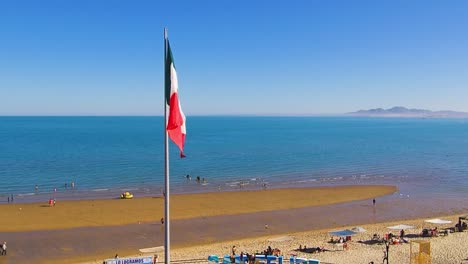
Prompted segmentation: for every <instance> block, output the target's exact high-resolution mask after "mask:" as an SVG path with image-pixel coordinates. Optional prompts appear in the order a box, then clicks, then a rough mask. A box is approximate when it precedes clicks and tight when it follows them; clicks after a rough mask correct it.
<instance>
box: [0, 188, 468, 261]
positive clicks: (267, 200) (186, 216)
mask: <svg viewBox="0 0 468 264" xmlns="http://www.w3.org/2000/svg"><path fill="white" fill-rule="evenodd" d="M395 191H396V188H395V187H393V186H341V187H333V188H307V189H278V190H262V191H242V192H222V193H207V194H187V195H174V196H171V198H172V199H171V201H172V217H173V221H174V223H173V224H172V228H173V237H172V256H171V257H172V260H182V259H206V258H207V256H208V255H210V254H216V255H219V256H222V255H225V254H228V253H229V252H230V248H231V247H232V245H236V246H237V248H238V251H239V252H240V251H244V252H256V251H261V250H263V249H265V248H266V247H267V246H269V245H270V246H272V247H274V248H275V247H277V248H280V249H281V250H282V252H283V254H285V255H288V254H289V253H294V254H297V255H298V256H300V257H306V258H317V259H320V260H321V261H322V262H328V263H369V262H370V261H375V263H381V262H382V257H383V249H384V248H383V246H382V245H365V244H361V243H358V242H357V241H358V240H367V239H369V238H370V237H371V236H372V234H373V233H378V234H380V235H381V236H382V235H383V234H384V233H386V232H388V231H389V230H388V229H386V227H387V226H390V225H394V224H397V223H398V224H399V223H405V224H413V225H415V226H416V227H417V228H416V229H414V230H409V231H407V233H408V234H419V233H420V231H421V228H422V227H430V225H429V224H427V223H424V222H423V219H417V220H407V219H404V220H401V221H398V222H389V223H379V222H385V220H386V221H387V222H388V221H390V220H395V219H399V216H398V215H393V216H392V212H393V211H392V209H391V208H390V207H389V206H388V205H386V204H385V203H384V202H382V203H380V200H379V199H378V203H377V205H376V206H375V207H374V206H372V201H371V200H372V198H374V197H379V196H381V195H386V194H391V193H393V192H395ZM350 201H355V202H350ZM343 202H346V203H343ZM403 202H404V201H402V203H403ZM396 206H400V204H397V205H396ZM19 208H21V210H20V209H19ZM184 208H185V209H184ZM344 208H346V209H347V210H341V209H344ZM382 208H383V209H385V210H381V209H382ZM380 210H381V211H380ZM338 211H340V212H338ZM384 211H390V213H389V215H385V214H384V213H383V212H384ZM343 212H344V213H343ZM376 212H377V215H378V217H376V218H375V219H372V222H376V223H377V224H368V225H362V226H363V227H364V228H365V229H367V230H368V231H367V232H365V233H362V234H358V235H356V236H354V237H353V242H351V243H350V244H349V250H346V251H342V250H337V251H335V248H334V247H333V246H332V245H331V244H329V243H327V241H328V240H329V239H330V236H329V235H328V233H327V231H329V230H331V229H341V228H345V227H352V226H346V225H345V224H344V223H348V224H353V226H354V225H358V224H359V223H368V221H369V219H367V220H364V219H365V218H369V216H372V214H375V213H376ZM82 214H85V215H82ZM162 214H163V199H162V198H160V197H158V198H151V197H148V198H140V199H134V200H118V199H114V200H82V201H59V202H58V203H57V206H56V207H53V208H49V207H47V206H46V203H44V204H9V205H2V206H1V207H0V219H1V221H3V222H2V223H0V224H1V225H0V226H2V230H1V231H0V240H3V238H7V239H8V241H9V244H10V251H9V256H8V257H5V258H2V259H0V263H25V262H26V261H27V260H28V261H32V262H34V263H102V260H103V259H106V258H110V257H112V256H114V255H115V254H116V253H118V254H119V255H120V256H121V257H123V256H131V255H140V254H142V253H139V251H138V249H139V248H144V247H154V246H161V245H162V234H163V233H162V231H163V226H162V225H161V224H160V223H158V221H159V218H160V217H161V215H162ZM352 214H356V215H361V216H362V215H364V218H359V217H357V218H354V219H353V218H352ZM366 214H367V215H366ZM322 216H323V217H322ZM143 219H146V220H143ZM445 219H447V217H446V218H445ZM448 219H450V220H453V221H454V220H456V216H449V217H448ZM273 220H276V222H274V221H273ZM142 221H147V223H144V222H142ZM155 221H156V222H155ZM269 221H273V222H271V223H272V224H271V225H270V226H269V228H268V229H265V228H264V223H269ZM139 223H140V224H139ZM8 225H10V226H9V230H8V232H6V231H5V229H4V228H3V227H7V226H8ZM441 227H444V226H441ZM194 229H195V230H194ZM310 230H312V231H310ZM298 231H300V232H298ZM394 233H395V232H394ZM215 235H216V236H215ZM411 239H420V238H418V237H417V236H416V235H415V236H414V238H410V240H411ZM423 239H429V240H430V241H431V250H432V263H464V262H463V261H464V259H466V258H467V257H468V253H466V252H467V251H466V244H467V243H468V233H454V234H450V235H449V236H447V237H436V238H423ZM142 241H143V242H144V243H143V242H142ZM10 242H12V243H10ZM140 242H141V243H140ZM299 245H307V246H308V247H312V246H314V247H317V246H319V247H325V248H326V249H329V250H331V251H329V252H323V253H318V254H309V253H301V252H296V251H294V249H296V248H297V247H298V246H299ZM158 254H159V255H160V260H163V259H164V258H163V252H159V253H158ZM145 255H148V254H145ZM200 263H206V262H205V261H202V262H200ZM390 263H409V244H403V245H395V246H391V249H390Z"/></svg>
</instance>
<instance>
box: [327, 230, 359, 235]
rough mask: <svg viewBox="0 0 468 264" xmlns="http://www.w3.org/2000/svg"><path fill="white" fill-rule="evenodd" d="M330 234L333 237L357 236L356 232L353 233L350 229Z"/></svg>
mask: <svg viewBox="0 0 468 264" xmlns="http://www.w3.org/2000/svg"><path fill="white" fill-rule="evenodd" d="M328 233H330V234H331V235H333V236H352V235H355V234H356V232H353V231H351V230H349V229H345V230H336V231H329V232H328Z"/></svg>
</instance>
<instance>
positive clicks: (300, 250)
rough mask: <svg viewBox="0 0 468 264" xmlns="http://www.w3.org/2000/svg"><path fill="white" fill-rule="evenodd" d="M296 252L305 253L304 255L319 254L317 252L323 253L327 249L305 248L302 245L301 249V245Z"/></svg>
mask: <svg viewBox="0 0 468 264" xmlns="http://www.w3.org/2000/svg"><path fill="white" fill-rule="evenodd" d="M297 251H299V252H305V253H319V252H325V251H327V249H325V248H324V247H307V246H306V245H304V247H303V246H302V245H299V248H298V249H297Z"/></svg>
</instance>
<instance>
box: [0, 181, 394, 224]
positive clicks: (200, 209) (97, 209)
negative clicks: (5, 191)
mask: <svg viewBox="0 0 468 264" xmlns="http://www.w3.org/2000/svg"><path fill="white" fill-rule="evenodd" d="M395 191H396V187H394V186H385V185H376V186H338V187H321V188H296V189H270V190H261V191H235V192H215V193H196V194H179V195H171V219H172V220H177V219H187V218H198V217H209V216H216V215H236V214H245V213H254V212H263V211H275V210H282V209H293V208H304V207H310V206H317V205H327V204H336V203H342V202H349V201H356V200H363V199H372V198H373V197H379V196H384V195H387V194H391V193H394V192H395ZM118 195H119V194H116V197H118ZM163 216H164V199H163V198H162V197H142V198H135V199H128V200H122V199H118V198H116V199H102V200H78V201H57V204H56V206H54V207H50V206H49V205H48V204H47V201H44V202H43V203H27V204H15V203H13V204H2V205H0V226H1V227H2V229H1V230H2V232H13V231H32V230H50V229H52V230H54V229H64V228H76V227H90V226H115V225H125V224H135V223H143V222H152V221H159V220H160V219H161V217H163ZM32 219H34V220H32Z"/></svg>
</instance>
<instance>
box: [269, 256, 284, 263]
mask: <svg viewBox="0 0 468 264" xmlns="http://www.w3.org/2000/svg"><path fill="white" fill-rule="evenodd" d="M267 264H283V256H279V257H277V256H267Z"/></svg>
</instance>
